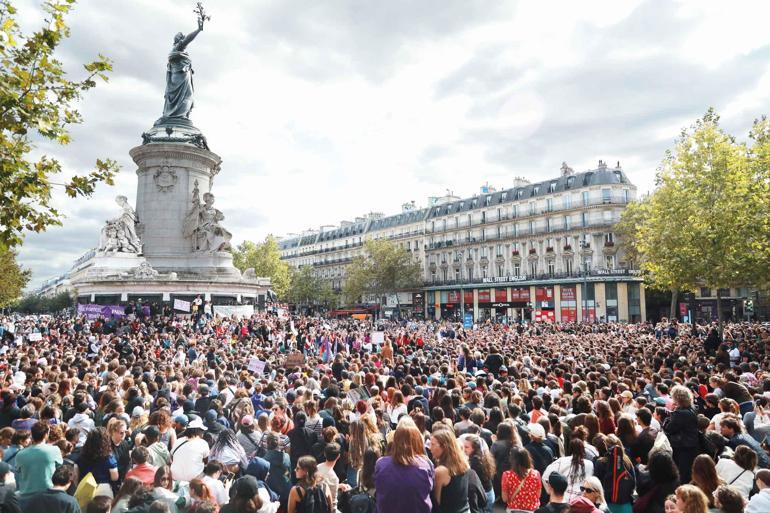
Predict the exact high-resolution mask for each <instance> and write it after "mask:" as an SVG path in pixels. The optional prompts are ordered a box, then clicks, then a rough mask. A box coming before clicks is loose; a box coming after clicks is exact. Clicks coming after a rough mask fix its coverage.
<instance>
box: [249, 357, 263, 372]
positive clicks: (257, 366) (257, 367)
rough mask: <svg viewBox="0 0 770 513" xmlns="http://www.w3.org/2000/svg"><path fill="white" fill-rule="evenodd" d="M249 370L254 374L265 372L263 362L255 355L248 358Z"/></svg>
mask: <svg viewBox="0 0 770 513" xmlns="http://www.w3.org/2000/svg"><path fill="white" fill-rule="evenodd" d="M248 368H249V370H250V371H251V372H253V373H255V374H263V373H264V372H265V362H263V361H262V360H260V359H259V358H257V357H256V356H252V357H251V358H249V367H248Z"/></svg>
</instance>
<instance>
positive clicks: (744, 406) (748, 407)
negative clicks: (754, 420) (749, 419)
mask: <svg viewBox="0 0 770 513" xmlns="http://www.w3.org/2000/svg"><path fill="white" fill-rule="evenodd" d="M740 408H741V416H743V415H746V414H747V413H748V412H750V411H752V410H754V401H753V400H752V401H746V402H743V403H741V404H740Z"/></svg>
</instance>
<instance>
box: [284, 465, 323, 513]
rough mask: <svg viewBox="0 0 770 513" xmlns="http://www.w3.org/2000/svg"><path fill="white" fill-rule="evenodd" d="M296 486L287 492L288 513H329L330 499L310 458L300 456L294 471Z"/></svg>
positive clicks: (316, 467) (316, 466)
mask: <svg viewBox="0 0 770 513" xmlns="http://www.w3.org/2000/svg"><path fill="white" fill-rule="evenodd" d="M294 472H295V474H296V476H297V485H296V486H293V487H292V489H291V491H290V492H289V501H288V508H287V511H288V513H331V512H332V511H333V509H332V504H333V502H332V497H331V494H330V493H329V490H328V488H327V487H326V485H325V484H323V482H321V481H320V480H319V479H318V478H319V476H318V475H317V473H318V463H316V460H315V458H313V457H312V456H302V457H301V458H300V459H299V460H298V461H297V467H296V468H295V469H294Z"/></svg>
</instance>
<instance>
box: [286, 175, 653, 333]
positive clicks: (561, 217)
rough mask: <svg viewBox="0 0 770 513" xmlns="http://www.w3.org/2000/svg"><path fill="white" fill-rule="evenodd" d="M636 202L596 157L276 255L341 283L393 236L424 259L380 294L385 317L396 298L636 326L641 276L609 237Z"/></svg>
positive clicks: (433, 314)
mask: <svg viewBox="0 0 770 513" xmlns="http://www.w3.org/2000/svg"><path fill="white" fill-rule="evenodd" d="M635 197H636V187H635V186H634V185H633V184H632V183H631V182H630V181H629V180H628V177H627V176H626V174H625V173H624V172H623V170H622V168H621V167H620V165H619V164H618V165H616V166H615V167H610V166H608V165H607V164H606V163H605V162H603V161H599V165H598V167H597V168H596V169H593V170H590V171H585V172H581V173H575V172H574V171H573V170H572V169H571V168H570V167H569V166H567V165H566V164H563V165H562V167H561V173H560V175H559V176H557V177H555V178H553V179H550V180H544V181H541V182H538V183H530V182H528V181H526V180H523V179H518V178H517V179H515V180H514V185H513V187H511V188H508V189H502V190H496V191H495V190H489V189H488V188H482V191H481V193H480V194H477V195H474V196H473V197H470V198H459V197H456V196H454V195H451V194H448V195H446V196H444V197H440V198H431V199H430V201H429V204H430V206H429V207H427V208H417V207H416V206H415V204H414V202H412V203H408V204H405V205H403V207H402V212H401V213H399V214H396V215H391V216H384V215H382V214H380V213H370V214H367V215H366V216H364V217H359V218H356V219H355V220H354V221H343V222H341V223H340V224H339V226H322V227H320V229H318V230H312V231H308V232H305V233H302V234H299V235H290V236H287V237H284V238H282V239H281V241H280V243H279V244H280V249H281V258H282V259H284V260H285V261H287V262H288V263H289V265H291V266H292V267H295V268H296V267H301V266H306V265H310V266H313V269H314V270H315V272H316V274H317V275H318V276H320V277H322V278H324V279H326V280H329V281H330V282H331V284H332V287H333V288H334V289H335V290H341V289H342V285H343V283H344V280H345V269H346V266H347V265H348V264H349V263H350V261H351V260H352V259H353V257H354V256H355V255H356V254H358V253H359V252H361V251H362V247H363V243H364V242H365V241H366V240H368V239H388V240H391V241H393V242H394V243H396V244H398V245H400V246H402V247H403V248H404V249H406V250H407V251H409V252H411V253H412V254H413V255H414V258H415V259H416V260H418V261H419V262H420V263H421V265H422V266H423V273H424V274H423V277H424V286H423V288H422V289H421V290H414V291H404V292H402V293H400V294H399V296H398V298H395V300H390V299H389V298H386V299H387V301H386V303H385V307H386V309H385V312H384V313H385V314H388V313H390V312H389V310H388V307H392V306H393V305H395V304H397V305H398V306H399V308H400V313H401V315H404V314H405V312H406V313H407V314H408V316H425V317H427V318H435V319H440V318H453V319H457V320H462V319H465V320H467V319H469V318H471V317H472V319H473V320H476V321H478V320H485V319H489V318H492V319H496V320H507V321H509V322H513V321H517V320H521V319H527V320H535V321H575V320H600V321H601V320H606V321H628V322H637V321H640V320H643V319H645V306H644V286H643V284H642V278H641V276H640V273H639V272H638V271H637V270H636V269H631V268H629V262H627V261H626V260H625V253H624V252H623V247H622V244H621V241H619V240H617V239H616V237H615V234H614V232H613V226H614V225H615V223H617V222H618V220H619V219H620V215H621V213H622V212H623V209H624V208H625V206H626V205H627V204H628V203H629V202H630V201H633V200H634V199H635Z"/></svg>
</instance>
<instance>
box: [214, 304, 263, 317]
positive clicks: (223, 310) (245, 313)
mask: <svg viewBox="0 0 770 513" xmlns="http://www.w3.org/2000/svg"><path fill="white" fill-rule="evenodd" d="M214 315H218V316H220V317H233V316H235V317H251V316H252V315H254V305H215V306H214Z"/></svg>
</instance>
